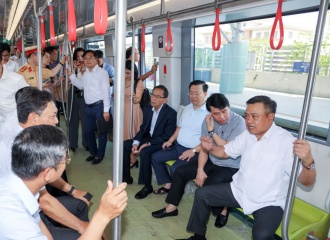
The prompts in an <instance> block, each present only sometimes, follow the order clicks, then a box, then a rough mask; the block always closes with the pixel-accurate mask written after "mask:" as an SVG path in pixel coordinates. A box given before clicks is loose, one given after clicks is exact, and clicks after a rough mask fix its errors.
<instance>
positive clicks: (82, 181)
mask: <svg viewBox="0 0 330 240" xmlns="http://www.w3.org/2000/svg"><path fill="white" fill-rule="evenodd" d="M61 120H63V119H61ZM63 123H64V121H61V127H62V128H63V129H65V127H64V126H63V125H65V124H63ZM79 144H80V147H78V149H76V151H75V152H71V159H72V161H71V163H70V164H69V165H68V166H67V170H66V171H67V175H68V179H69V182H70V184H72V185H74V186H76V188H78V189H81V190H86V191H88V192H90V193H91V194H92V195H93V196H94V197H93V199H92V201H91V202H92V204H91V206H90V210H89V216H90V218H91V217H92V216H93V213H94V212H95V210H96V209H97V206H98V203H99V200H100V198H101V196H102V194H103V192H104V191H105V189H106V184H107V180H108V179H110V180H112V174H113V173H112V166H113V164H112V163H113V161H112V142H110V141H108V142H107V148H106V156H105V158H104V160H103V161H102V162H101V163H100V164H98V165H91V164H90V163H88V162H85V159H86V158H87V157H88V155H89V153H88V152H87V151H86V150H85V149H84V148H83V147H81V142H79ZM138 171H139V168H134V169H132V176H133V178H134V183H133V184H132V185H128V186H127V189H126V190H127V193H128V205H127V207H126V209H125V211H124V212H123V214H122V217H121V239H123V240H140V239H141V240H142V239H143V240H149V239H161V240H167V239H177V238H188V237H190V236H191V235H192V234H191V233H189V232H187V231H186V225H187V222H188V219H189V215H190V211H191V207H192V204H193V194H190V195H189V194H187V196H184V197H183V199H182V202H181V204H180V206H179V215H178V216H176V217H167V218H163V219H155V218H153V217H152V216H151V212H153V211H156V210H158V209H161V208H163V207H165V206H166V203H165V197H166V195H155V194H150V195H149V196H148V197H146V198H145V199H142V200H137V199H135V198H134V195H135V194H136V193H137V192H138V191H139V190H140V189H141V188H142V186H141V185H138V184H137V176H138ZM153 187H154V188H157V187H158V186H157V184H156V182H153ZM214 221H215V217H214V216H211V217H210V220H209V223H208V230H207V235H206V237H207V239H209V240H213V239H220V240H222V239H224V240H235V239H250V238H251V228H250V227H246V226H247V225H248V224H247V223H246V221H245V223H244V221H241V220H239V219H238V218H236V217H234V216H233V215H232V214H230V216H229V220H228V223H227V225H226V226H225V227H224V228H221V229H219V228H216V227H215V226H214ZM111 229H112V224H109V225H108V227H107V228H106V230H105V234H106V236H107V239H112V234H111Z"/></svg>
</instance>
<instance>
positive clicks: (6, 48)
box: [0, 43, 10, 61]
mask: <svg viewBox="0 0 330 240" xmlns="http://www.w3.org/2000/svg"><path fill="white" fill-rule="evenodd" d="M4 51H8V52H9V53H10V46H9V44H8V43H0V61H2V52H4Z"/></svg>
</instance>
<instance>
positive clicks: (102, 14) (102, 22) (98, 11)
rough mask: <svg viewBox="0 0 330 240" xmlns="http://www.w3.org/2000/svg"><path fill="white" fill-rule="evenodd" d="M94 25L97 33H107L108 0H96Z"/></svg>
mask: <svg viewBox="0 0 330 240" xmlns="http://www.w3.org/2000/svg"><path fill="white" fill-rule="evenodd" d="M94 27H95V32H96V34H105V33H106V31H107V27H108V3H107V0H94Z"/></svg>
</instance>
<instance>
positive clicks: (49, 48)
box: [44, 46, 58, 54]
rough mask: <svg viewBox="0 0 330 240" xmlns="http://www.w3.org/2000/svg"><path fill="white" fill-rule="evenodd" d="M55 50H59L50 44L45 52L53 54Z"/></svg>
mask: <svg viewBox="0 0 330 240" xmlns="http://www.w3.org/2000/svg"><path fill="white" fill-rule="evenodd" d="M54 50H56V51H58V50H57V48H56V47H53V46H48V47H46V48H45V50H44V52H47V53H49V54H51V53H52V52H53V51H54Z"/></svg>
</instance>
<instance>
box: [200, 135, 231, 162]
mask: <svg viewBox="0 0 330 240" xmlns="http://www.w3.org/2000/svg"><path fill="white" fill-rule="evenodd" d="M201 143H202V147H203V148H205V149H206V150H207V151H209V153H211V154H212V155H213V156H215V157H218V158H228V157H229V156H228V155H227V154H226V153H225V148H224V146H223V145H220V146H213V144H212V140H211V138H210V137H202V138H201Z"/></svg>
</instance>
